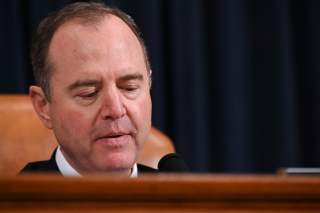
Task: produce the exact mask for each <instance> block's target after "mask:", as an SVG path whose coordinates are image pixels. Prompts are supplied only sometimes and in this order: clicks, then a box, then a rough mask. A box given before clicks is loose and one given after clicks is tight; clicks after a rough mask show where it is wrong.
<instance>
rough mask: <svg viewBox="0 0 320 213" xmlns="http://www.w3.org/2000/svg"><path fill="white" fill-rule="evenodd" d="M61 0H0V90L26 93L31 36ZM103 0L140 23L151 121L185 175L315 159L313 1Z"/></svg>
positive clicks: (318, 146) (319, 133)
mask: <svg viewBox="0 0 320 213" xmlns="http://www.w3.org/2000/svg"><path fill="white" fill-rule="evenodd" d="M70 2H73V1H66V0H65V1H62V0H42V1H41V0H29V1H26V0H21V1H18V0H11V1H1V6H0V29H1V31H0V54H1V55H0V68H1V70H0V72H1V78H0V93H27V91H28V86H29V85H30V84H31V83H32V82H33V77H32V71H31V66H30V61H29V46H30V40H31V36H32V32H34V30H35V29H36V26H37V25H38V24H39V22H40V20H41V19H42V18H43V17H44V16H45V15H46V14H47V13H48V12H50V11H53V10H57V9H59V8H61V7H63V5H65V4H66V3H70ZM106 2H107V3H108V4H110V5H113V6H117V7H119V8H120V9H122V10H124V11H126V12H127V13H129V14H130V15H131V16H132V17H133V18H134V19H135V20H136V22H137V23H138V25H139V26H140V28H141V30H142V32H143V35H144V38H145V40H146V44H147V47H148V50H149V53H150V57H151V63H152V67H153V88H152V96H153V113H154V114H153V125H154V126H156V127H158V128H159V129H161V130H162V131H164V132H165V133H166V134H168V135H169V136H170V137H171V138H172V139H173V141H174V143H175V145H176V148H177V151H178V152H180V153H181V154H182V155H183V156H184V157H185V159H186V161H187V163H188V164H189V165H190V167H191V168H192V170H193V171H195V172H259V173H260V172H275V170H276V169H277V168H279V167H287V166H308V167H310V166H313V167H314V166H319V165H320V84H319V82H320V1H317V0H304V1H298V0H292V1H290V0H259V1H256V0H215V1H205V0H171V1H169V0H168V1H167V0H138V1H132V0H119V1H116V0H114V1H106ZM0 116H1V115H0ZM12 122H14V121H12Z"/></svg>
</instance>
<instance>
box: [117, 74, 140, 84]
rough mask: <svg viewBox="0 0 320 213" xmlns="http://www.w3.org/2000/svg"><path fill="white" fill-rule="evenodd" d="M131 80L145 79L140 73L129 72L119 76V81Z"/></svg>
mask: <svg viewBox="0 0 320 213" xmlns="http://www.w3.org/2000/svg"><path fill="white" fill-rule="evenodd" d="M130 80H138V81H143V75H142V74H140V73H134V74H128V75H125V76H122V77H120V78H119V80H118V81H120V82H122V81H130Z"/></svg>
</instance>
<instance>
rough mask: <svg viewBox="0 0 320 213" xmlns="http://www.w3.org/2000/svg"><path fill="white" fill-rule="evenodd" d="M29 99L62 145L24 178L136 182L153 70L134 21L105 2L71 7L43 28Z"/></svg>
mask: <svg viewBox="0 0 320 213" xmlns="http://www.w3.org/2000/svg"><path fill="white" fill-rule="evenodd" d="M31 57H32V65H33V70H34V76H35V80H36V83H37V85H35V86H31V87H30V92H29V94H30V97H31V100H32V103H33V106H34V109H35V111H36V112H37V114H38V116H39V118H40V119H41V121H42V122H43V124H44V125H45V126H46V127H47V128H50V129H53V131H54V133H55V136H56V138H57V141H58V143H59V147H58V148H57V149H56V150H55V152H54V153H53V155H52V157H51V159H50V160H49V161H43V162H35V163H31V164H28V165H27V166H26V167H25V168H24V169H23V172H35V171H57V172H60V173H61V174H63V175H86V174H101V173H106V172H113V173H118V174H120V175H129V176H137V173H138V172H139V171H140V172H141V171H156V170H153V169H151V168H148V167H145V166H142V165H137V163H136V162H137V159H138V156H139V153H140V151H141V148H142V146H143V142H144V141H145V140H146V137H147V135H148V132H149V130H150V127H151V98H150V86H151V69H150V64H149V59H148V55H147V51H146V48H145V45H144V42H143V39H142V38H141V36H140V33H139V31H138V29H137V27H136V25H135V23H134V21H133V20H132V19H131V18H130V17H129V16H128V15H126V14H125V13H123V12H121V11H120V10H118V9H114V8H110V7H108V6H106V5H103V4H100V3H74V4H71V5H68V6H66V7H65V8H63V9H62V10H60V11H58V12H55V13H52V14H50V15H49V16H48V17H46V18H45V19H44V20H43V21H42V22H41V23H40V25H39V27H38V30H37V32H36V34H35V36H34V39H33V42H32V48H31Z"/></svg>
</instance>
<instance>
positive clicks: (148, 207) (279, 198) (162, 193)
mask: <svg viewBox="0 0 320 213" xmlns="http://www.w3.org/2000/svg"><path fill="white" fill-rule="evenodd" d="M0 212H159V213H160V212H161V213H162V212H183V213H188V212H192V213H194V212H228V213H233V212H241V213H244V212H246V213H247V212H248V213H249V212H263V213H271V212H272V213H280V212H314V213H315V212H317V213H319V212H320V178H318V177H284V176H232V175H231V176H230V175H228V176H225V175H224V176H222V175H179V176H178V175H157V176H143V177H139V178H135V179H130V178H124V177H115V176H100V177H88V178H63V177H56V176H48V175H46V176H20V177H1V178H0Z"/></svg>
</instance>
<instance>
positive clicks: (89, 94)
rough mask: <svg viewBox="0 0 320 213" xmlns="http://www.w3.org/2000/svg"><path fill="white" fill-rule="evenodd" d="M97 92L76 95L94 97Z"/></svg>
mask: <svg viewBox="0 0 320 213" xmlns="http://www.w3.org/2000/svg"><path fill="white" fill-rule="evenodd" d="M97 94H98V91H97V90H96V91H94V92H91V93H84V94H80V95H78V96H79V97H82V98H92V97H95V96H96V95H97Z"/></svg>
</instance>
